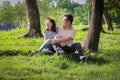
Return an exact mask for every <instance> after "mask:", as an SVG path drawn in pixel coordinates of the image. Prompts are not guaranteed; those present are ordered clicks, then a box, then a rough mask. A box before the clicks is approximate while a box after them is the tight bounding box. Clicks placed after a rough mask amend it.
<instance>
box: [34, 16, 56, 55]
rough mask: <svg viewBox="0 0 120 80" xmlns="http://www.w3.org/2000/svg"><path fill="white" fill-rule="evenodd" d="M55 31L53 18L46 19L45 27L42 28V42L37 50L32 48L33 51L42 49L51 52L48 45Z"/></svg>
mask: <svg viewBox="0 0 120 80" xmlns="http://www.w3.org/2000/svg"><path fill="white" fill-rule="evenodd" d="M56 33H57V32H56V23H55V21H54V20H53V19H50V18H48V19H47V21H46V29H45V30H44V43H43V44H42V45H41V46H40V48H39V49H38V50H34V51H33V52H34V53H37V52H39V51H42V50H43V49H44V51H46V52H51V51H50V50H49V48H48V47H49V45H50V43H51V40H52V39H53V38H54V36H55V35H56Z"/></svg>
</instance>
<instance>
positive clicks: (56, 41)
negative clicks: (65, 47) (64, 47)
mask: <svg viewBox="0 0 120 80" xmlns="http://www.w3.org/2000/svg"><path fill="white" fill-rule="evenodd" d="M55 43H59V40H55V39H52V40H51V44H55Z"/></svg>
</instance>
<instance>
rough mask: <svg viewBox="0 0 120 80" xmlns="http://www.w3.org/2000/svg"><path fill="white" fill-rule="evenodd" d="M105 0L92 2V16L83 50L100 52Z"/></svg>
mask: <svg viewBox="0 0 120 80" xmlns="http://www.w3.org/2000/svg"><path fill="white" fill-rule="evenodd" d="M102 15H103V0H92V16H91V22H90V25H89V30H88V34H87V38H86V40H85V42H84V44H83V49H84V50H85V51H86V50H88V51H90V52H96V51H98V44H99V38H100V32H101V27H102Z"/></svg>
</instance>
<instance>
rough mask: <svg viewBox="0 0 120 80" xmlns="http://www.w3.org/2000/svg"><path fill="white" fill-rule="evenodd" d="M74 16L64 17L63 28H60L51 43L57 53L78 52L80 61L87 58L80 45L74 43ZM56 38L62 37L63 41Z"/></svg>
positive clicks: (66, 15) (67, 15)
mask: <svg viewBox="0 0 120 80" xmlns="http://www.w3.org/2000/svg"><path fill="white" fill-rule="evenodd" d="M72 22H73V16H72V15H70V14H65V15H64V17H63V21H62V25H61V27H58V33H57V35H56V36H55V38H54V39H53V40H52V41H51V44H52V46H53V49H54V50H55V51H56V52H57V53H63V54H64V51H65V52H75V51H77V53H78V54H77V55H78V57H79V60H80V61H81V60H84V59H85V56H83V52H82V48H81V45H80V43H74V44H73V39H74V36H75V33H76V31H75V29H74V28H73V27H72ZM56 37H60V38H61V39H56Z"/></svg>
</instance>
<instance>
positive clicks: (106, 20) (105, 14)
mask: <svg viewBox="0 0 120 80" xmlns="http://www.w3.org/2000/svg"><path fill="white" fill-rule="evenodd" d="M103 17H104V20H105V23H106V25H107V30H111V31H113V26H112V20H111V18H110V16H109V15H108V12H107V10H106V9H105V8H103Z"/></svg>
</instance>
